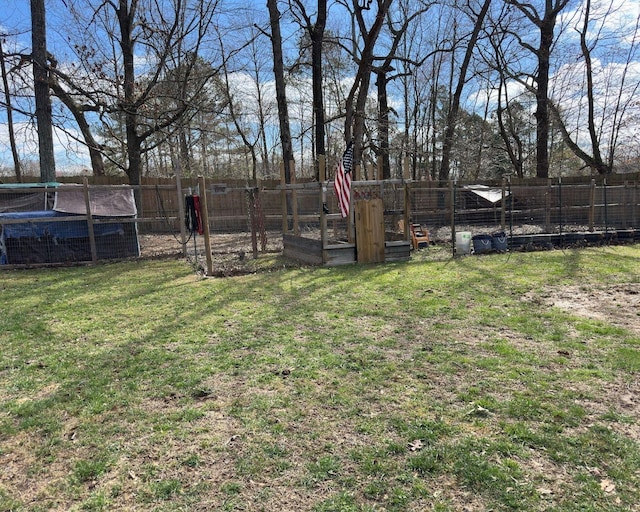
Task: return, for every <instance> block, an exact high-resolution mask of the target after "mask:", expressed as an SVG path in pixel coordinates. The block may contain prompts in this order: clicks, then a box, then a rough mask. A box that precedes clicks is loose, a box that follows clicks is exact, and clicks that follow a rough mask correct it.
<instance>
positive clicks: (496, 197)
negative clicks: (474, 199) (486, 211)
mask: <svg viewBox="0 0 640 512" xmlns="http://www.w3.org/2000/svg"><path fill="white" fill-rule="evenodd" d="M462 188H463V189H465V190H468V191H469V192H473V193H474V194H476V195H477V196H480V197H481V198H482V199H484V200H486V201H489V202H490V203H493V204H496V203H499V202H500V201H502V189H501V188H491V187H487V186H486V185H465V186H463V187H462ZM504 197H505V198H506V197H509V192H508V191H507V190H505V192H504Z"/></svg>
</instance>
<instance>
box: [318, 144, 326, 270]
mask: <svg viewBox="0 0 640 512" xmlns="http://www.w3.org/2000/svg"><path fill="white" fill-rule="evenodd" d="M318 178H319V179H320V197H319V198H318V199H319V202H320V242H321V243H322V262H323V263H325V261H324V248H325V247H326V246H327V214H326V212H325V211H324V208H325V205H326V204H327V183H326V178H327V161H326V158H325V156H324V155H318Z"/></svg>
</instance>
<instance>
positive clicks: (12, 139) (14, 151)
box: [0, 36, 22, 183]
mask: <svg viewBox="0 0 640 512" xmlns="http://www.w3.org/2000/svg"><path fill="white" fill-rule="evenodd" d="M2 39H3V38H2V37H1V36H0V70H1V71H2V86H3V88H4V100H5V106H6V108H7V129H8V131H9V144H10V145H11V155H12V157H13V168H14V171H15V174H16V180H17V181H18V183H20V182H22V171H21V169H20V157H19V155H18V146H17V144H16V134H15V130H14V127H13V106H12V101H11V91H10V90H9V78H8V76H7V66H6V61H5V53H4V49H3V45H2Z"/></svg>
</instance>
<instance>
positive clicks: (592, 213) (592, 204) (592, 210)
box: [589, 179, 596, 232]
mask: <svg viewBox="0 0 640 512" xmlns="http://www.w3.org/2000/svg"><path fill="white" fill-rule="evenodd" d="M595 223H596V180H595V179H592V180H591V189H590V191H589V231H591V232H593V230H594V229H595Z"/></svg>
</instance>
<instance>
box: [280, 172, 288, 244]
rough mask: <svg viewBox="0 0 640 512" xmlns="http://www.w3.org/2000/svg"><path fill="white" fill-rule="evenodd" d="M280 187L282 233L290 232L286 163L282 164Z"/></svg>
mask: <svg viewBox="0 0 640 512" xmlns="http://www.w3.org/2000/svg"><path fill="white" fill-rule="evenodd" d="M280 185H281V187H282V189H281V191H280V201H281V202H280V208H281V209H282V233H288V232H289V221H288V218H287V217H288V212H287V189H286V185H287V179H286V176H285V174H284V163H281V164H280Z"/></svg>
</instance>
